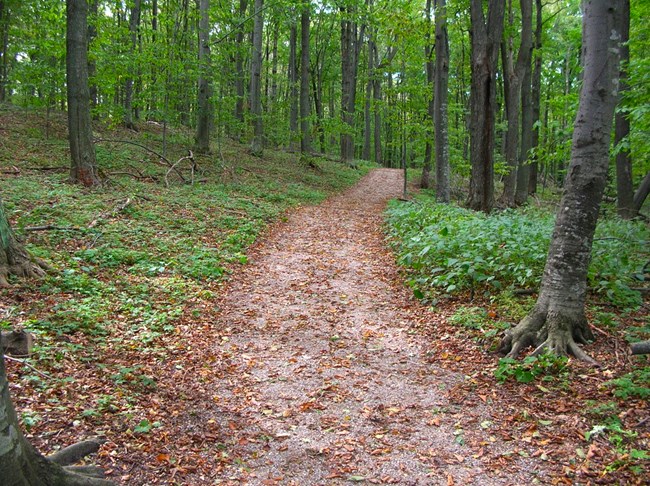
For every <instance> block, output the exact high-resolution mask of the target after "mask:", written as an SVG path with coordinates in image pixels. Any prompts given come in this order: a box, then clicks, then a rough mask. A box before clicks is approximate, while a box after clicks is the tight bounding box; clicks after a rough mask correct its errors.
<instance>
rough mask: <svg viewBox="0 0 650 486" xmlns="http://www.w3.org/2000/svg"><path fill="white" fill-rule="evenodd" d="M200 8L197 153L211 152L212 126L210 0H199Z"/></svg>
mask: <svg viewBox="0 0 650 486" xmlns="http://www.w3.org/2000/svg"><path fill="white" fill-rule="evenodd" d="M197 3H198V7H199V99H198V104H199V106H198V108H199V109H198V119H197V123H196V151H197V152H198V153H200V154H207V153H209V152H210V128H211V125H212V102H211V97H212V87H211V85H210V83H211V78H212V76H211V65H210V19H209V11H210V0H197Z"/></svg>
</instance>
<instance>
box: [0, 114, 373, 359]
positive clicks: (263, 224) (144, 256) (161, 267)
mask: <svg viewBox="0 0 650 486" xmlns="http://www.w3.org/2000/svg"><path fill="white" fill-rule="evenodd" d="M0 122H1V125H2V126H3V127H10V129H7V130H3V132H1V133H0V136H1V137H2V138H1V141H2V143H0V165H1V168H2V169H3V170H5V171H6V172H7V173H8V174H9V175H8V176H5V177H3V178H2V179H0V195H1V196H2V200H3V202H4V204H5V208H6V209H7V214H8V215H9V217H10V219H11V222H12V225H13V228H14V230H15V231H16V233H17V234H18V235H19V237H21V238H23V239H24V240H26V243H27V246H28V248H29V250H30V252H31V253H32V254H33V255H36V256H38V257H40V258H42V259H44V260H45V261H46V262H47V263H49V264H50V265H51V266H52V267H53V268H54V271H53V272H51V273H50V274H49V275H48V276H47V277H46V278H45V279H44V280H42V281H31V282H24V281H19V280H14V281H13V283H14V284H15V285H16V286H23V287H24V288H25V290H26V291H28V292H32V293H33V294H34V295H37V296H39V298H37V300H36V301H35V302H30V303H25V304H24V305H23V304H20V303H15V304H12V305H11V306H10V308H9V310H8V315H9V317H8V318H7V319H5V320H3V321H2V323H1V325H2V326H3V327H12V326H14V325H20V326H22V327H25V328H27V329H29V330H32V331H34V332H36V333H39V334H40V335H41V339H40V343H41V344H43V343H47V342H49V341H48V339H50V338H51V337H52V336H61V335H70V334H74V333H77V332H81V333H84V334H85V335H87V336H90V337H91V338H94V339H97V340H102V339H104V340H106V339H109V340H110V339H111V338H112V336H114V334H115V333H116V332H117V331H116V330H119V332H120V333H121V335H122V336H124V337H126V338H127V339H126V340H128V339H134V340H136V341H137V342H138V343H140V344H142V345H143V346H144V345H146V344H147V343H150V342H152V341H154V340H155V339H156V337H157V336H159V335H160V334H161V333H168V332H174V329H175V322H176V321H177V320H178V318H179V317H180V316H181V315H182V313H183V312H184V308H185V306H186V304H187V303H188V302H191V301H195V300H196V299H199V298H204V299H208V298H210V297H211V295H209V290H207V288H208V287H210V285H211V284H213V283H215V282H217V283H218V282H219V281H222V280H223V279H225V278H227V276H228V275H229V274H230V273H232V272H233V271H236V269H237V268H238V267H239V266H240V265H242V264H245V263H246V262H247V250H248V248H249V247H250V245H251V244H252V243H253V242H255V241H256V239H257V238H258V237H259V236H260V234H261V233H262V232H263V231H264V230H265V228H267V227H268V225H269V224H271V223H273V222H275V221H278V220H281V219H282V218H284V217H285V216H284V215H285V213H286V212H287V211H288V210H289V209H291V208H294V207H296V206H299V205H304V204H315V203H318V202H320V201H323V200H324V199H325V198H326V197H327V196H328V195H330V194H332V193H335V192H337V191H340V190H342V189H344V188H346V187H348V186H350V185H352V184H353V183H354V182H356V181H357V180H358V179H359V178H360V177H361V176H362V175H364V174H365V173H366V172H367V171H368V170H369V166H367V165H364V164H360V165H357V167H356V168H355V169H352V168H350V167H348V166H345V165H343V164H340V163H337V162H334V161H330V160H327V159H325V158H314V159H309V160H305V159H301V158H300V157H299V156H298V155H297V154H289V153H286V152H283V151H276V150H270V149H269V150H266V151H265V155H264V157H263V158H256V157H253V156H251V155H250V154H249V153H248V150H247V147H246V146H244V145H241V144H238V143H235V142H232V141H228V140H221V141H219V143H218V144H217V143H216V142H215V143H214V144H213V147H212V148H213V153H212V154H211V155H206V156H199V155H197V156H195V160H196V163H197V167H196V170H195V171H194V173H192V172H191V171H190V167H189V164H188V163H187V162H181V163H179V164H178V168H179V169H180V171H181V175H182V178H183V179H185V181H183V180H182V179H181V177H180V176H179V175H178V174H176V173H175V172H173V171H169V166H168V165H167V164H165V163H164V162H161V161H160V158H159V157H158V156H157V155H155V154H153V153H151V152H149V151H147V150H144V149H142V148H141V147H138V146H136V145H132V144H126V143H122V142H120V143H117V142H101V143H99V144H97V145H96V150H97V157H98V162H99V167H100V169H101V171H102V173H103V174H104V176H105V177H106V178H107V183H106V184H105V185H104V186H103V187H100V188H98V189H93V190H88V189H85V188H82V187H79V186H76V185H71V184H69V183H68V182H67V177H68V169H67V168H68V167H69V159H68V151H67V141H66V139H65V136H66V134H65V125H64V123H65V117H64V116H60V114H56V113H55V114H54V115H53V116H52V117H51V119H50V121H49V124H50V127H49V129H48V130H47V132H48V134H49V138H47V139H46V138H45V133H46V130H45V125H46V121H45V119H44V116H43V115H42V114H40V113H38V112H34V111H27V110H19V109H17V108H15V107H11V106H8V105H0ZM95 136H96V137H98V138H103V139H110V140H128V141H131V142H135V143H138V144H141V145H144V146H147V147H149V148H150V149H152V150H153V151H155V152H157V153H159V154H160V153H162V152H163V145H162V131H161V128H160V127H155V126H150V125H148V124H142V126H141V127H140V131H139V132H133V131H125V130H122V131H119V130H111V129H109V128H106V127H101V126H99V127H97V131H96V132H95ZM167 137H168V140H167V146H166V158H167V160H168V161H170V162H172V163H173V162H176V161H178V160H179V159H180V158H181V157H182V156H184V155H187V154H188V149H189V148H191V132H189V131H187V130H180V129H173V128H170V129H169V131H168V134H167ZM192 181H193V183H192ZM37 227H42V228H41V230H35V229H37ZM193 317H199V316H198V315H196V316H193ZM114 345H116V343H111V346H114ZM117 345H118V346H119V343H117ZM57 346H59V344H57Z"/></svg>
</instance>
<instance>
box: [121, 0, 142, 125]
mask: <svg viewBox="0 0 650 486" xmlns="http://www.w3.org/2000/svg"><path fill="white" fill-rule="evenodd" d="M140 7H141V0H134V3H133V6H132V7H131V13H130V15H129V36H130V40H131V43H130V45H129V53H130V55H131V63H130V64H131V65H130V66H129V68H128V72H129V75H128V78H127V79H126V81H125V84H124V126H125V127H126V128H130V129H132V130H133V129H135V124H134V123H133V78H134V75H135V74H134V71H135V69H134V64H135V50H136V46H137V42H138V29H139V28H140Z"/></svg>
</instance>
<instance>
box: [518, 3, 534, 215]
mask: <svg viewBox="0 0 650 486" xmlns="http://www.w3.org/2000/svg"><path fill="white" fill-rule="evenodd" d="M521 25H522V31H521V41H522V43H521V47H520V48H519V55H520V56H521V57H523V58H524V59H523V60H522V64H521V65H519V62H517V67H518V68H521V88H520V89H521V147H520V149H519V159H518V165H517V187H516V190H515V205H517V206H521V205H522V204H524V203H525V202H526V199H528V181H529V179H530V176H529V174H530V164H529V160H530V156H531V155H530V149H531V147H532V144H533V123H534V122H533V105H532V64H531V60H532V54H533V2H532V0H521Z"/></svg>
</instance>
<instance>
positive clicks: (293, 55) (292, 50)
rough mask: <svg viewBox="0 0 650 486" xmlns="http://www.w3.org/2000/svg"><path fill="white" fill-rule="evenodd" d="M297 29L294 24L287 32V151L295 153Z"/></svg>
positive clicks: (296, 128)
mask: <svg viewBox="0 0 650 486" xmlns="http://www.w3.org/2000/svg"><path fill="white" fill-rule="evenodd" d="M297 50H298V28H297V27H296V24H295V23H292V24H291V27H290V30H289V137H290V138H289V150H290V151H291V152H295V151H296V150H297V145H298V139H299V134H298V105H299V103H298V102H299V99H298V98H299V89H298V68H297V66H298V63H297V57H298V54H297Z"/></svg>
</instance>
